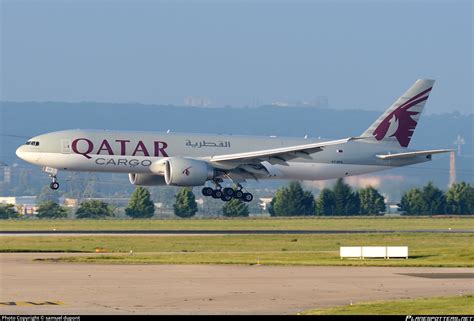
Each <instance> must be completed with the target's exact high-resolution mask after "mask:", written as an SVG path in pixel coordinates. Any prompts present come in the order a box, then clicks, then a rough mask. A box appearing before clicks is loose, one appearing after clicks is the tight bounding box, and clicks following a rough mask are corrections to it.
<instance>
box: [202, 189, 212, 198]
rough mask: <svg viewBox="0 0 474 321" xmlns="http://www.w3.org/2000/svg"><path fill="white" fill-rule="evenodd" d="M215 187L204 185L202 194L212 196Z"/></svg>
mask: <svg viewBox="0 0 474 321" xmlns="http://www.w3.org/2000/svg"><path fill="white" fill-rule="evenodd" d="M212 192H213V189H212V188H210V187H204V188H203V189H202V195H204V196H212Z"/></svg>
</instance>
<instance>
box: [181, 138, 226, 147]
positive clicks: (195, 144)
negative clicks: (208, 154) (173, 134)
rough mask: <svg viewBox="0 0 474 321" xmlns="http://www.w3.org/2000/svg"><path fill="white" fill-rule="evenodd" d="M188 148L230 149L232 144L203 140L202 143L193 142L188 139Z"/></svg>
mask: <svg viewBox="0 0 474 321" xmlns="http://www.w3.org/2000/svg"><path fill="white" fill-rule="evenodd" d="M186 146H189V147H193V148H202V147H230V142H229V141H226V142H223V141H218V142H216V143H215V142H207V141H205V140H203V141H202V142H195V143H193V142H191V141H190V140H189V139H186Z"/></svg>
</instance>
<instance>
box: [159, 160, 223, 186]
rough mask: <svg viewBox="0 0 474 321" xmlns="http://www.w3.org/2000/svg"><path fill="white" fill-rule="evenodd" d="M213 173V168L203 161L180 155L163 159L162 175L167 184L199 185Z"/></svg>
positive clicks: (211, 177)
mask: <svg viewBox="0 0 474 321" xmlns="http://www.w3.org/2000/svg"><path fill="white" fill-rule="evenodd" d="M214 175H215V173H214V168H213V167H212V166H210V165H209V164H208V163H207V162H205V161H201V160H197V159H191V158H181V157H170V158H167V159H166V160H164V176H165V182H166V184H168V185H176V186H201V185H204V184H205V183H206V181H207V180H209V179H213V178H214Z"/></svg>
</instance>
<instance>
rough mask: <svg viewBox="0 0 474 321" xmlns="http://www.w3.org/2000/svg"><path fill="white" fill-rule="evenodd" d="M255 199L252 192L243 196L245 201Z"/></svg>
mask: <svg viewBox="0 0 474 321" xmlns="http://www.w3.org/2000/svg"><path fill="white" fill-rule="evenodd" d="M252 200H253V195H252V194H250V193H244V195H243V196H242V201H244V202H247V203H248V202H251V201H252Z"/></svg>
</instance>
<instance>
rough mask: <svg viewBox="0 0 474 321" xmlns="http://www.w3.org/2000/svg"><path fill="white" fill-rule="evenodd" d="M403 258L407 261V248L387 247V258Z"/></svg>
mask: <svg viewBox="0 0 474 321" xmlns="http://www.w3.org/2000/svg"><path fill="white" fill-rule="evenodd" d="M391 257H404V258H407V259H408V246H387V258H391Z"/></svg>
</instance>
